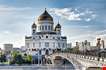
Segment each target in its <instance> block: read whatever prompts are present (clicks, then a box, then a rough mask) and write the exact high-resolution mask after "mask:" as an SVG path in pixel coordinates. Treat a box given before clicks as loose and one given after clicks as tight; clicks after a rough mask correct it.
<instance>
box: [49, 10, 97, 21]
mask: <svg viewBox="0 0 106 70" xmlns="http://www.w3.org/2000/svg"><path fill="white" fill-rule="evenodd" d="M49 11H50V12H51V13H52V14H54V15H57V16H59V17H61V18H65V19H67V20H70V21H80V20H84V21H87V22H88V21H91V20H92V19H94V18H95V17H96V15H95V14H94V13H93V11H91V10H88V9H86V10H84V11H83V12H80V10H79V9H72V8H51V9H49Z"/></svg>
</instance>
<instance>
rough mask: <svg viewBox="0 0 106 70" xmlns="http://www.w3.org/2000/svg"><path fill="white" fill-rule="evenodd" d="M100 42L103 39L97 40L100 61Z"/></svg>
mask: <svg viewBox="0 0 106 70" xmlns="http://www.w3.org/2000/svg"><path fill="white" fill-rule="evenodd" d="M100 40H101V38H97V47H98V51H97V52H98V61H99V60H100V47H101V44H100Z"/></svg>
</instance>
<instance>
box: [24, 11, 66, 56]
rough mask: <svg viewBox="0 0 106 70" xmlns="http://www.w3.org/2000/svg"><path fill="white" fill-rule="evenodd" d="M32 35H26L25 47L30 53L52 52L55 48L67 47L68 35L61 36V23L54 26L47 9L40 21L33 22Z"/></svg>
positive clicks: (43, 53)
mask: <svg viewBox="0 0 106 70" xmlns="http://www.w3.org/2000/svg"><path fill="white" fill-rule="evenodd" d="M31 28H32V35H31V36H26V37H25V47H26V49H27V53H28V54H32V55H35V54H36V53H38V52H39V53H40V54H41V55H45V54H51V53H53V50H56V49H65V48H66V47H67V37H65V36H61V25H60V24H59V22H58V24H57V25H56V26H55V27H54V22H53V18H52V16H51V15H49V13H48V12H47V11H46V10H45V11H44V12H43V14H41V15H40V16H39V18H38V22H33V24H32V27H31Z"/></svg>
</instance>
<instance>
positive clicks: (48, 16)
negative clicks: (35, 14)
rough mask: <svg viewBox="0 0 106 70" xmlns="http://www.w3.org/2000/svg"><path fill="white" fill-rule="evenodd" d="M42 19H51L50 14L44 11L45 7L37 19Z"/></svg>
mask: <svg viewBox="0 0 106 70" xmlns="http://www.w3.org/2000/svg"><path fill="white" fill-rule="evenodd" d="M42 20H51V21H53V18H52V16H51V15H50V14H49V13H48V12H47V11H46V9H45V11H44V12H43V14H41V15H40V16H39V18H38V21H42Z"/></svg>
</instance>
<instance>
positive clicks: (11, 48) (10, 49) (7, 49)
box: [4, 44, 13, 53]
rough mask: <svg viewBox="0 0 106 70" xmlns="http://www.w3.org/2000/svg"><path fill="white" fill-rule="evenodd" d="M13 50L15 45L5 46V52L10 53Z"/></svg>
mask: <svg viewBox="0 0 106 70" xmlns="http://www.w3.org/2000/svg"><path fill="white" fill-rule="evenodd" d="M12 50H13V44H4V52H5V53H10V52H11V51H12Z"/></svg>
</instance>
